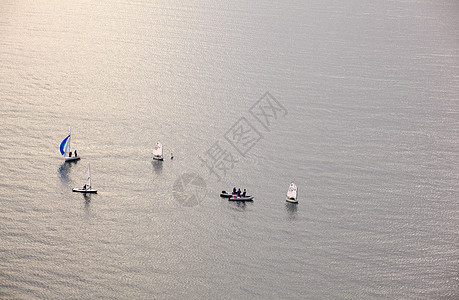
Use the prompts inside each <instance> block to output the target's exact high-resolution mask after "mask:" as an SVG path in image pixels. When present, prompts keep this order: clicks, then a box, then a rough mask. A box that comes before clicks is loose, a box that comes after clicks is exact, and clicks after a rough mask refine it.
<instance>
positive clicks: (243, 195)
mask: <svg viewBox="0 0 459 300" xmlns="http://www.w3.org/2000/svg"><path fill="white" fill-rule="evenodd" d="M246 194H247V191H246V190H245V189H244V191H243V192H242V197H245V195H246Z"/></svg>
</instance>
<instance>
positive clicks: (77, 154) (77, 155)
mask: <svg viewBox="0 0 459 300" xmlns="http://www.w3.org/2000/svg"><path fill="white" fill-rule="evenodd" d="M77 156H78V154H77V152H76V149H75V157H77Z"/></svg>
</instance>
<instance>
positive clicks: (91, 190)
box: [72, 188, 97, 194]
mask: <svg viewBox="0 0 459 300" xmlns="http://www.w3.org/2000/svg"><path fill="white" fill-rule="evenodd" d="M72 191H73V192H78V193H85V194H86V193H88V194H97V190H93V189H77V188H74V189H73V190H72Z"/></svg>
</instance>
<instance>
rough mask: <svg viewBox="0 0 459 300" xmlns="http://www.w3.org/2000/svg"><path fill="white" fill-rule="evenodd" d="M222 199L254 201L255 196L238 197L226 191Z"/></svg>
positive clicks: (222, 194)
mask: <svg viewBox="0 0 459 300" xmlns="http://www.w3.org/2000/svg"><path fill="white" fill-rule="evenodd" d="M220 197H222V198H228V200H229V201H253V196H250V195H249V196H238V195H236V194H234V195H233V194H230V193H227V192H226V191H222V192H221V193H220Z"/></svg>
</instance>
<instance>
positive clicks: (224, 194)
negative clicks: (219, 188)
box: [220, 193, 234, 198]
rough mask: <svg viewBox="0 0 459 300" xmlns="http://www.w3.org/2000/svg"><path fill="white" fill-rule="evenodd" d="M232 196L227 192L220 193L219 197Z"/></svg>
mask: <svg viewBox="0 0 459 300" xmlns="http://www.w3.org/2000/svg"><path fill="white" fill-rule="evenodd" d="M233 196H234V195H232V194H228V193H220V197H222V198H231V197H233Z"/></svg>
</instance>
